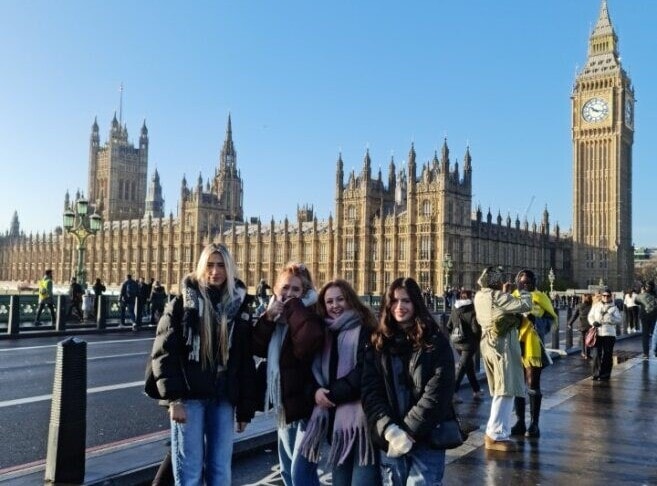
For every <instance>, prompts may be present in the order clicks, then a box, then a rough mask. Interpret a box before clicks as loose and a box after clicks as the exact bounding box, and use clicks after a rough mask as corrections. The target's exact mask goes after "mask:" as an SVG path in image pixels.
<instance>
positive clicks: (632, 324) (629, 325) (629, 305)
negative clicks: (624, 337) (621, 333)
mask: <svg viewBox="0 0 657 486" xmlns="http://www.w3.org/2000/svg"><path fill="white" fill-rule="evenodd" d="M623 314H624V316H625V327H626V329H627V332H628V333H634V332H637V331H638V330H639V304H637V303H636V293H635V292H634V289H633V288H629V289H627V290H626V291H625V296H624V297H623Z"/></svg>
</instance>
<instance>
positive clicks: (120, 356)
mask: <svg viewBox="0 0 657 486" xmlns="http://www.w3.org/2000/svg"><path fill="white" fill-rule="evenodd" d="M148 354H149V353H148V351H142V352H141V353H125V354H110V355H107V356H94V357H93V358H87V361H94V360H97V359H113V358H127V357H129V356H147V355H148ZM55 363H56V361H46V364H55Z"/></svg>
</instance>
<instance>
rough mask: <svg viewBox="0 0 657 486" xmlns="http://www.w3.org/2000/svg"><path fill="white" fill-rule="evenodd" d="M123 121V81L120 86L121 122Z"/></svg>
mask: <svg viewBox="0 0 657 486" xmlns="http://www.w3.org/2000/svg"><path fill="white" fill-rule="evenodd" d="M121 122H123V81H122V82H121V85H120V86H119V123H121Z"/></svg>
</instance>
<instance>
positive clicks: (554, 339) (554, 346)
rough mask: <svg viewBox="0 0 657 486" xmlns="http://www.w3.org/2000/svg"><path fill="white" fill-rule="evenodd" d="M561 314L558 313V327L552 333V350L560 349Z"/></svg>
mask: <svg viewBox="0 0 657 486" xmlns="http://www.w3.org/2000/svg"><path fill="white" fill-rule="evenodd" d="M559 321H560V319H559V313H558V312H557V325H556V327H555V329H554V330H553V331H552V349H559V328H560V327H561V326H560V322H559Z"/></svg>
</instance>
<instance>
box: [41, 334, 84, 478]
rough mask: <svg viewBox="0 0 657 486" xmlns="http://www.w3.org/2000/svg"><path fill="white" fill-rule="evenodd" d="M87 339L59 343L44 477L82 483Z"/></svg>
mask: <svg viewBox="0 0 657 486" xmlns="http://www.w3.org/2000/svg"><path fill="white" fill-rule="evenodd" d="M86 420H87V343H86V342H84V341H82V340H80V339H77V338H69V339H66V340H65V341H62V342H60V343H59V344H58V345H57V358H56V361H55V379H54V383H53V390H52V405H51V409H50V427H49V430H48V453H47V456H46V474H45V481H46V482H48V483H60V484H63V483H66V484H82V483H83V482H84V469H85V463H84V461H85V445H86V434H87V422H86Z"/></svg>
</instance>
